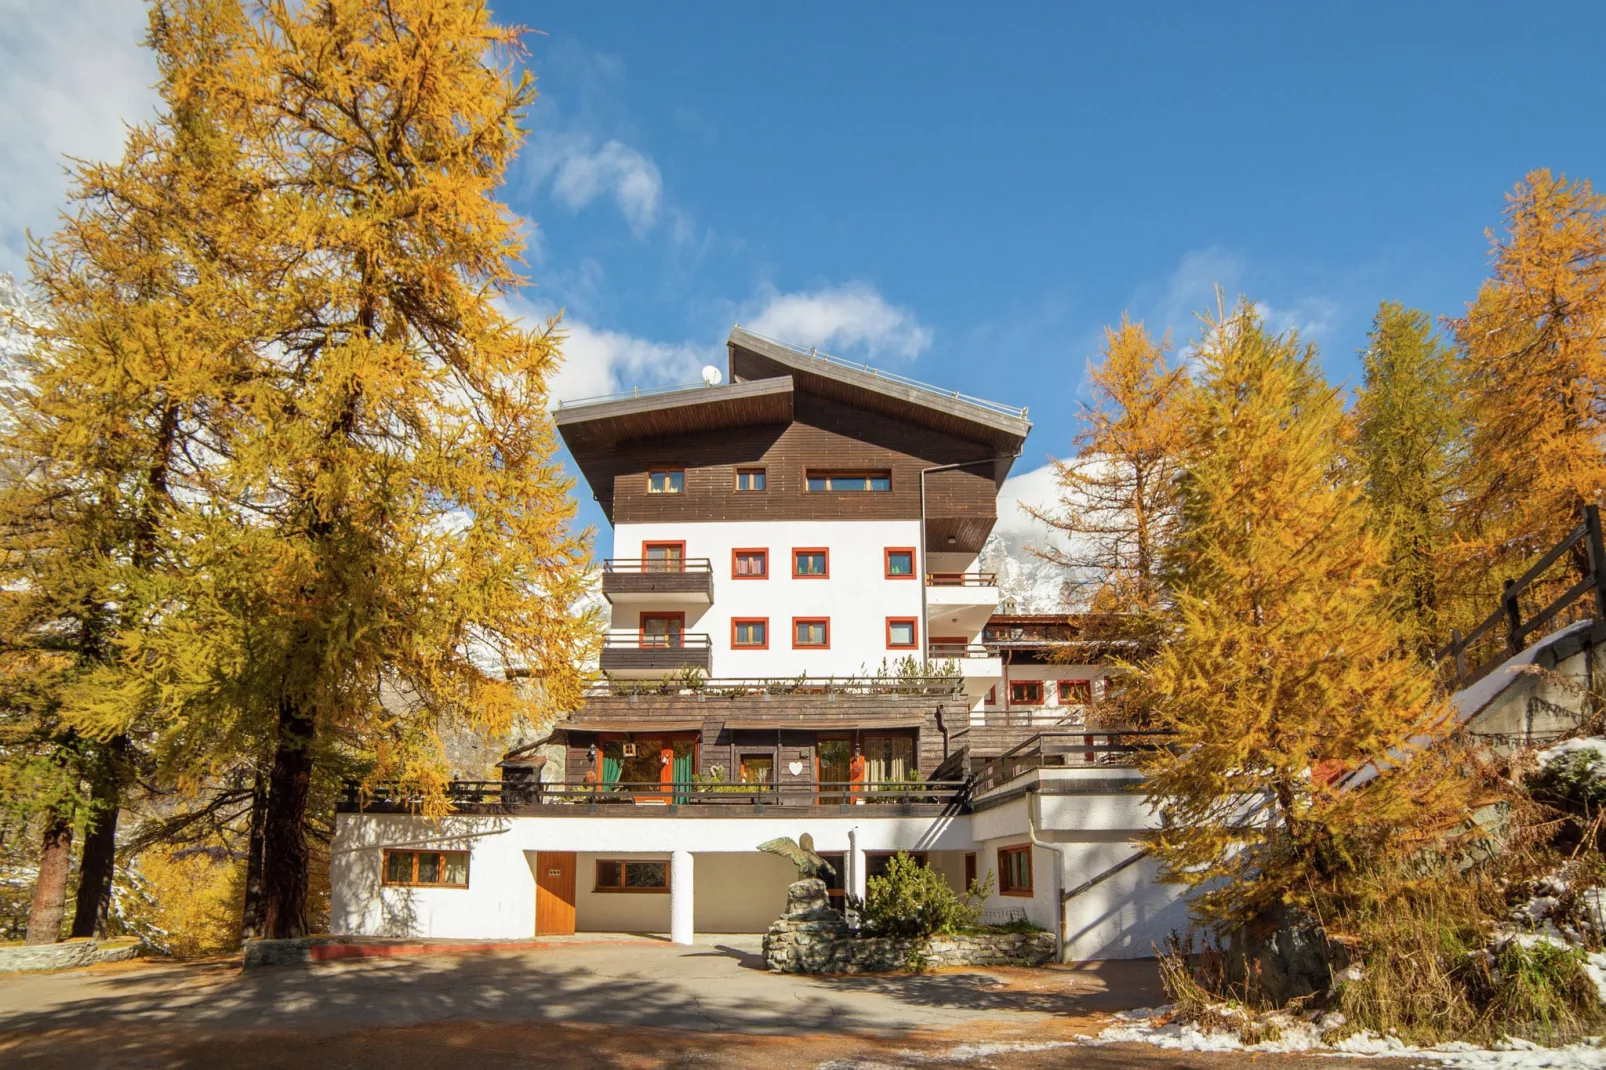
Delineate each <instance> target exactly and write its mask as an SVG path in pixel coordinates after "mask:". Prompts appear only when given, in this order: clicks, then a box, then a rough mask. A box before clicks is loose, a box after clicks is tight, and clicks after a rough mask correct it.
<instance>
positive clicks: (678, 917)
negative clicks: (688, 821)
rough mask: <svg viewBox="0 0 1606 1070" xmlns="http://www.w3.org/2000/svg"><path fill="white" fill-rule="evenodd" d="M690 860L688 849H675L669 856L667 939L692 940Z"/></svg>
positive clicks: (688, 942)
mask: <svg viewBox="0 0 1606 1070" xmlns="http://www.w3.org/2000/svg"><path fill="white" fill-rule="evenodd" d="M692 884H693V881H692V861H691V852H690V851H676V852H674V853H673V854H672V855H670V857H669V941H670V943H673V944H687V945H690V944H691V942H692V918H693V917H694V916H695V915H694V914H693V913H692Z"/></svg>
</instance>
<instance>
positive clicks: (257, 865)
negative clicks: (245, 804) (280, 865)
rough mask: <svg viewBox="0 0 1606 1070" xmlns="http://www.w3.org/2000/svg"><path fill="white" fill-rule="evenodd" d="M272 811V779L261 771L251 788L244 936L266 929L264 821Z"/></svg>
mask: <svg viewBox="0 0 1606 1070" xmlns="http://www.w3.org/2000/svg"><path fill="white" fill-rule="evenodd" d="M267 812H268V783H267V781H266V780H264V779H262V773H261V772H260V771H259V772H258V773H257V775H256V784H255V786H254V787H253V789H252V791H251V835H250V837H249V838H248V839H247V840H246V860H245V910H244V911H243V912H242V913H243V916H242V917H241V919H240V937H241V939H244V940H251V939H254V938H256V937H259V936H261V935H262V933H263V928H262V912H263V906H264V904H263V901H262V847H263V843H262V841H263V838H264V829H263V825H264V823H265V821H266V818H267Z"/></svg>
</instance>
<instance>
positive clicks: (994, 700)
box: [986, 684, 998, 706]
mask: <svg viewBox="0 0 1606 1070" xmlns="http://www.w3.org/2000/svg"><path fill="white" fill-rule="evenodd" d="M986 702H987V705H989V706H996V705H998V685H997V684H994V685H993V686H992V687H989V688H988V689H987V699H986Z"/></svg>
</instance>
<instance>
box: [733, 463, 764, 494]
mask: <svg viewBox="0 0 1606 1070" xmlns="http://www.w3.org/2000/svg"><path fill="white" fill-rule="evenodd" d="M764 483H765V480H764V469H762V468H738V469H737V470H736V489H737V490H739V491H746V492H751V491H760V490H763V489H764Z"/></svg>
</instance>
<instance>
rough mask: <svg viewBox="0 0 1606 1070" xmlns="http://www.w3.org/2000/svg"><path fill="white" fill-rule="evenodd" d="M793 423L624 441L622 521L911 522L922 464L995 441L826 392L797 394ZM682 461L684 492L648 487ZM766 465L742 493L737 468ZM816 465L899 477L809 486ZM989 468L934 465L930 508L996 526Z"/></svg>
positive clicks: (964, 455)
mask: <svg viewBox="0 0 1606 1070" xmlns="http://www.w3.org/2000/svg"><path fill="white" fill-rule="evenodd" d="M796 409H797V415H796V420H795V421H794V422H793V423H792V424H790V425H773V426H769V427H748V428H737V429H732V430H722V431H712V432H706V433H700V434H695V435H685V436H676V437H669V438H659V439H653V440H650V441H638V442H629V443H623V444H621V445H619V446H618V447H616V448H615V449H614V451H613V456H612V463H611V466H610V467H611V470H612V473H613V477H612V489H613V502H612V507H613V508H612V517H613V522H614V523H616V524H631V523H649V522H664V521H669V522H674V521H684V522H698V521H724V520H827V519H857V520H913V519H917V518H918V517H919V516H920V470H921V469H922V468H928V467H931V466H933V465H940V464H953V463H956V462H959V461H974V460H983V459H985V458H988V457H991V456H993V453H992V450H991V448H990V447H988V446H986V445H983V444H981V443H976V442H969V441H966V440H964V439H959V438H955V437H953V436H951V435H948V434H945V433H943V432H940V431H933V430H930V429H927V428H923V427H916V426H914V425H913V424H906V423H900V422H899V421H897V420H894V419H891V418H890V417H887V416H883V415H879V414H876V413H869V412H865V411H864V410H862V409H856V408H853V407H851V406H849V405H845V404H842V403H840V402H836V401H828V400H825V399H822V398H814V397H808V396H799V397H798V398H797V401H796ZM665 467H670V468H684V469H685V471H686V490H685V492H684V493H682V494H648V493H647V472H648V470H649V469H652V468H665ZM738 467H762V468H764V469H765V472H766V489H765V490H764V491H762V492H759V493H738V492H737V491H736V490H735V486H736V469H737V468H738ZM810 469H836V470H848V471H855V470H875V471H881V470H885V471H889V472H891V474H892V489H891V490H890V491H886V492H860V493H836V494H831V493H825V494H821V493H814V494H810V493H808V491H807V486H806V484H805V482H804V479H805V473H806V472H807V471H809V470H810ZM994 475H995V473H994V471H993V467H992V466H991V465H979V466H977V467H975V468H971V469H960V470H955V471H949V472H935V473H932V474H931V475H930V476H928V477H927V479H926V494H927V514H928V515H929V516H931V517H934V518H964V519H972V520H977V521H981V522H982V523H983V525H985V526H987V527H990V526H991V521H992V520H993V519H994V518H995V516H996V504H995V503H996V500H997V495H998V484H997V482H996V481H995V479H994Z"/></svg>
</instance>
